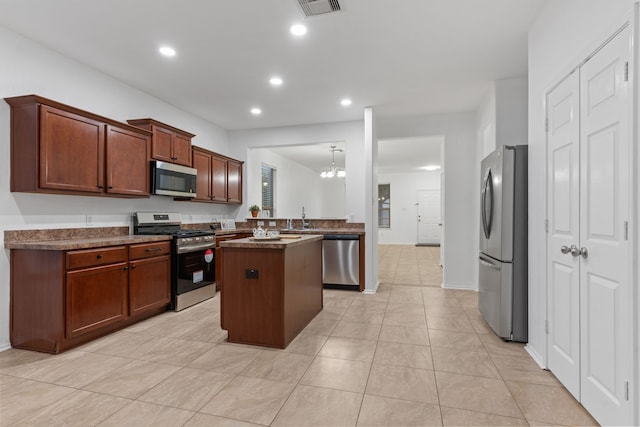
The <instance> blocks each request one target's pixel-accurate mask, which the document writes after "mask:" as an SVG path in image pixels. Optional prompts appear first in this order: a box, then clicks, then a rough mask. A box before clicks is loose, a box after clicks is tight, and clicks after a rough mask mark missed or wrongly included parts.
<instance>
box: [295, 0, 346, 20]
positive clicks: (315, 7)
mask: <svg viewBox="0 0 640 427" xmlns="http://www.w3.org/2000/svg"><path fill="white" fill-rule="evenodd" d="M298 3H300V7H301V8H302V11H303V12H304V14H305V16H307V17H308V16H316V15H322V14H324V13H331V12H340V10H342V8H341V7H340V3H338V0H298Z"/></svg>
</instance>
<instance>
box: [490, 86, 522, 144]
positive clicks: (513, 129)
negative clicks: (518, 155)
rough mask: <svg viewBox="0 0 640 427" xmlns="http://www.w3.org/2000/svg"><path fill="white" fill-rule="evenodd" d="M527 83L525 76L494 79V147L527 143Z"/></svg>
mask: <svg viewBox="0 0 640 427" xmlns="http://www.w3.org/2000/svg"><path fill="white" fill-rule="evenodd" d="M527 85H528V80H527V78H525V77H516V78H512V79H502V80H496V81H495V88H496V95H495V108H496V117H495V118H496V121H495V126H496V133H495V136H496V147H500V146H502V145H526V144H527V140H528V136H527V120H528V116H527V112H528V109H527V101H528V93H527V90H528V86H527Z"/></svg>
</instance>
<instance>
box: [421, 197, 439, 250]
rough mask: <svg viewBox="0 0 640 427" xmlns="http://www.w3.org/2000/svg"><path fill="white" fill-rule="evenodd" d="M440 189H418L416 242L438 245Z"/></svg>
mask: <svg viewBox="0 0 640 427" xmlns="http://www.w3.org/2000/svg"><path fill="white" fill-rule="evenodd" d="M441 228H442V219H441V216H440V190H418V244H421V245H439V244H440V232H441Z"/></svg>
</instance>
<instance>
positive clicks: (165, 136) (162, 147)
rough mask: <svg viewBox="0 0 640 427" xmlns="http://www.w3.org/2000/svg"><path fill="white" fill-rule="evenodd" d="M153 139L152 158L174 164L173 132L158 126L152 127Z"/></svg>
mask: <svg viewBox="0 0 640 427" xmlns="http://www.w3.org/2000/svg"><path fill="white" fill-rule="evenodd" d="M151 131H152V132H153V137H152V139H151V158H153V159H156V160H162V161H163V162H170V163H173V159H172V157H173V155H172V153H171V145H172V144H173V132H172V131H170V130H167V129H164V128H161V127H158V126H152V127H151Z"/></svg>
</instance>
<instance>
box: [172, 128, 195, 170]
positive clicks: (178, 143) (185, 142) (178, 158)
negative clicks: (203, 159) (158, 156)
mask: <svg viewBox="0 0 640 427" xmlns="http://www.w3.org/2000/svg"><path fill="white" fill-rule="evenodd" d="M191 138H193V136H185V135H182V134H180V133H176V134H175V135H174V139H173V157H174V159H173V161H174V162H175V163H179V164H181V165H185V166H191Z"/></svg>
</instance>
